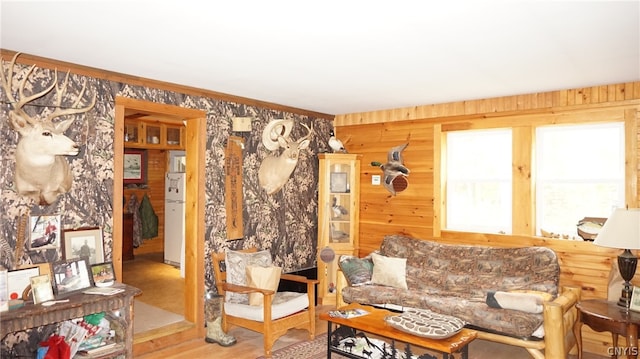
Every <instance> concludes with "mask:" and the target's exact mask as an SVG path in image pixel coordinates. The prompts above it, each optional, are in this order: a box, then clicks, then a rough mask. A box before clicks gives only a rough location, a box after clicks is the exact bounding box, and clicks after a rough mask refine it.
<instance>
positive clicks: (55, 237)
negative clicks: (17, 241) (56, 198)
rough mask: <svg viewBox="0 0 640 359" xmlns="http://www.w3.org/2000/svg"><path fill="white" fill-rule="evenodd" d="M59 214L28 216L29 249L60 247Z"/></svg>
mask: <svg viewBox="0 0 640 359" xmlns="http://www.w3.org/2000/svg"><path fill="white" fill-rule="evenodd" d="M61 227H62V226H61V223H60V215H52V216H29V242H28V245H27V247H28V248H29V250H39V249H58V248H60V228H61Z"/></svg>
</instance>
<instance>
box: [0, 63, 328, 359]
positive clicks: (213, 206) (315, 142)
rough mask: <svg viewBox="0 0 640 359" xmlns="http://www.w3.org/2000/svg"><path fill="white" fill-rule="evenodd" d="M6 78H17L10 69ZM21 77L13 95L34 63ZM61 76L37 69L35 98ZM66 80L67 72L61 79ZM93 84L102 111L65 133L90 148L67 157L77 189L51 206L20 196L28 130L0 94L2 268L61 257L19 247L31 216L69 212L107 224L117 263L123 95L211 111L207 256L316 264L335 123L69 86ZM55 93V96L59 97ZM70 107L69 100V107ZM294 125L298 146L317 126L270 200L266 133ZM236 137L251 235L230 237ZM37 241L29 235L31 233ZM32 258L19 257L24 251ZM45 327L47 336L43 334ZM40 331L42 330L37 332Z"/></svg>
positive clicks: (75, 218) (35, 111)
mask: <svg viewBox="0 0 640 359" xmlns="http://www.w3.org/2000/svg"><path fill="white" fill-rule="evenodd" d="M3 71H5V73H6V71H8V64H5V66H4V68H3ZM15 71H16V73H15V75H14V78H13V86H12V89H13V92H14V96H15V97H16V98H17V97H18V94H17V93H16V91H17V89H18V86H19V83H20V81H21V80H22V78H23V77H24V76H25V74H26V72H27V66H25V65H21V64H16V65H15ZM53 75H54V73H53V70H48V69H40V68H36V69H35V70H34V72H33V73H32V74H31V75H30V77H29V81H27V83H26V86H25V94H26V95H27V96H28V95H29V94H31V93H35V92H38V91H41V90H42V89H44V88H46V87H47V86H49V85H50V84H51V83H52V81H53ZM58 77H59V78H58V82H59V83H62V81H63V79H64V74H63V73H60V74H59V75H58ZM85 80H86V81H87V91H88V95H85V98H90V96H93V94H94V93H95V94H96V104H95V107H94V108H93V109H92V110H91V111H89V112H87V113H86V114H81V115H73V116H75V117H76V120H75V121H74V123H73V124H72V125H71V127H70V128H69V129H68V130H67V131H66V132H65V134H66V135H67V137H69V138H71V139H72V140H74V141H76V142H77V143H78V144H80V145H81V152H80V153H79V154H78V155H77V156H73V157H66V159H67V160H68V162H69V165H70V167H71V170H72V172H73V177H74V178H73V186H72V188H71V190H70V191H69V192H68V193H66V194H63V195H61V196H60V197H58V199H57V200H56V201H55V202H54V203H52V204H50V205H45V206H41V205H39V204H37V203H35V202H33V201H31V200H29V199H26V198H23V197H22V196H20V195H18V194H17V192H16V189H15V184H14V182H13V180H14V171H15V151H16V145H17V143H18V140H19V136H18V133H17V132H16V131H15V130H14V129H13V128H12V127H11V125H10V123H9V111H10V110H11V109H12V106H11V105H10V104H9V102H10V101H9V99H8V98H7V96H6V94H5V93H4V90H3V89H0V99H1V100H0V101H2V105H1V106H0V118H1V120H0V161H1V162H0V163H1V167H0V190H1V194H0V218H1V221H0V265H2V266H4V267H5V268H9V269H12V268H15V267H16V266H17V265H22V264H30V263H43V262H53V261H56V260H61V259H62V258H63V257H62V253H61V248H58V249H39V250H32V251H30V250H28V248H27V246H26V242H27V241H28V238H25V239H24V245H23V246H22V249H23V250H22V251H20V250H17V249H19V248H17V247H18V243H20V241H19V240H18V238H17V231H18V224H19V221H20V219H21V218H23V217H24V216H36V215H60V216H61V223H62V227H63V228H65V229H71V228H78V227H90V226H100V227H102V228H103V235H104V248H105V260H110V259H111V252H112V243H113V238H112V224H113V210H112V203H113V198H112V197H113V184H114V178H113V157H114V148H113V138H114V116H115V97H116V96H123V97H129V98H134V99H139V100H144V101H150V102H155V103H164V104H171V105H177V106H181V107H185V108H195V109H200V110H204V111H206V112H207V132H206V133H203V134H202V136H206V138H207V140H206V143H207V146H206V147H207V153H206V190H205V198H204V199H202V200H204V201H205V212H206V213H205V217H206V224H205V241H206V243H205V251H206V253H205V256H204V258H210V256H209V253H210V252H212V251H219V250H222V249H223V248H231V249H239V248H246V247H251V246H256V247H258V248H260V249H270V250H271V251H272V253H273V259H274V262H275V264H277V265H280V266H282V267H283V268H284V270H285V271H294V270H297V269H304V268H310V267H314V266H315V265H316V255H315V247H316V244H317V178H318V160H317V154H318V153H322V152H329V147H328V145H327V140H328V138H329V131H330V129H331V128H332V126H333V123H332V121H331V119H322V118H309V117H307V116H302V115H298V114H293V113H288V112H282V111H276V110H271V109H266V108H258V107H254V106H248V105H244V104H238V103H232V102H227V101H221V100H216V99H213V98H205V97H197V96H188V95H184V94H180V93H175V92H170V91H164V90H158V89H153V88H145V87H140V86H131V85H128V84H125V83H119V82H113V81H108V80H103V79H96V78H87V77H84V76H79V75H75V74H73V73H72V74H71V75H70V78H69V85H68V89H67V93H68V94H72V95H73V96H74V98H75V96H76V95H77V94H78V93H79V91H80V89H81V88H82V84H83V82H84V81H85ZM52 92H55V90H54V91H52ZM53 103H54V98H53V94H52V93H49V94H48V95H46V96H44V97H42V98H40V99H38V100H35V101H33V103H31V104H30V105H29V106H25V107H24V110H25V111H26V112H27V113H29V114H30V115H32V116H36V117H41V115H44V114H46V113H50V111H52V108H51V107H48V106H51V104H53ZM68 103H69V100H66V101H63V105H64V104H67V105H68ZM236 116H243V117H244V116H247V117H252V118H253V124H252V128H253V130H252V132H250V133H249V132H244V133H235V132H232V131H231V119H232V118H233V117H236ZM282 118H284V119H292V120H294V122H295V124H296V125H295V126H294V129H293V131H292V133H291V138H292V139H298V138H300V137H302V136H304V135H305V134H306V129H305V128H304V127H302V126H300V125H299V124H300V123H305V124H307V125H308V126H311V125H313V134H312V136H311V145H310V146H309V148H308V149H307V150H303V151H301V152H300V158H299V161H298V164H297V167H296V169H295V170H294V172H293V174H292V176H291V178H290V179H289V181H288V182H287V184H286V185H285V187H284V188H283V189H282V190H280V191H278V192H276V193H275V194H273V195H268V194H266V192H265V191H264V190H263V189H262V188H261V187H260V186H259V184H258V169H259V167H260V163H261V162H262V159H263V158H265V157H266V156H267V155H268V154H270V153H271V152H270V151H268V150H267V149H266V148H265V147H264V146H263V145H262V130H263V129H264V127H265V126H266V125H267V123H268V122H269V121H271V120H273V119H282ZM230 135H235V136H240V137H243V138H244V140H245V149H244V151H243V171H244V172H243V188H244V205H243V210H244V213H243V217H244V218H243V220H244V238H243V239H239V240H235V241H227V240H226V233H225V227H226V211H225V201H224V196H225V194H224V168H223V166H224V161H225V155H224V151H225V146H226V142H227V139H228V137H229V136H230ZM27 234H28V229H27ZM20 252H21V253H22V254H21V255H19V257H18V258H16V257H15V256H16V254H19V253H20ZM205 272H206V278H205V283H203V285H205V288H206V289H212V290H215V286H214V283H213V270H212V267H211V263H210V262H208V261H207V262H206V263H205ZM42 330H43V329H42V328H40V329H39V330H38V332H42ZM34 332H35V330H34ZM29 337H30V336H24V334H10V335H8V336H7V337H6V338H4V339H5V340H3V341H2V346H1V349H2V351H1V352H0V357H3V358H4V357H5V355H6V356H7V357H12V356H15V355H16V353H17V352H20V350H17V349H18V348H19V347H20V346H21V345H28V342H33V340H34V339H33V338H31V339H29Z"/></svg>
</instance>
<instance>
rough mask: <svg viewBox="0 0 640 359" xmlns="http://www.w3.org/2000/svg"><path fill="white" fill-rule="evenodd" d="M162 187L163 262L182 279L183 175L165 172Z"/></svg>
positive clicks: (182, 173) (181, 173)
mask: <svg viewBox="0 0 640 359" xmlns="http://www.w3.org/2000/svg"><path fill="white" fill-rule="evenodd" d="M164 187H165V191H164V192H165V193H164V201H165V203H164V262H165V263H167V264H171V265H173V266H176V267H180V274H181V276H182V278H184V222H185V213H184V201H185V198H186V197H185V173H184V172H167V174H166V175H165V178H164Z"/></svg>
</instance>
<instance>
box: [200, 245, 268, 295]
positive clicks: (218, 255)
mask: <svg viewBox="0 0 640 359" xmlns="http://www.w3.org/2000/svg"><path fill="white" fill-rule="evenodd" d="M257 251H258V249H257V248H256V247H251V248H247V249H240V250H238V252H244V253H255V252H257ZM225 258H226V253H225V252H214V253H212V254H211V261H212V263H213V278H214V280H215V281H216V288H217V289H218V294H219V295H224V294H225V290H224V288H223V285H222V284H223V283H226V282H227V268H226V266H225V262H224V260H225Z"/></svg>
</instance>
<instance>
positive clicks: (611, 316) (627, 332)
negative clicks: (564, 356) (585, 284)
mask: <svg viewBox="0 0 640 359" xmlns="http://www.w3.org/2000/svg"><path fill="white" fill-rule="evenodd" d="M576 308H577V309H578V318H577V320H576V323H575V325H574V327H573V333H574V335H575V336H576V344H577V345H578V359H582V325H583V324H586V325H588V326H589V327H590V328H591V329H592V330H595V331H597V332H604V331H607V332H611V337H612V339H613V348H611V349H610V350H609V352H608V353H607V354H609V355H611V356H612V358H617V357H618V354H626V355H627V358H637V355H638V325H640V313H638V312H634V311H631V310H628V309H626V308H623V307H620V306H618V305H617V303H616V302H610V301H607V300H605V299H589V300H582V301H579V302H578V303H577V304H576ZM618 335H624V336H625V337H626V338H627V346H626V347H619V346H618Z"/></svg>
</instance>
